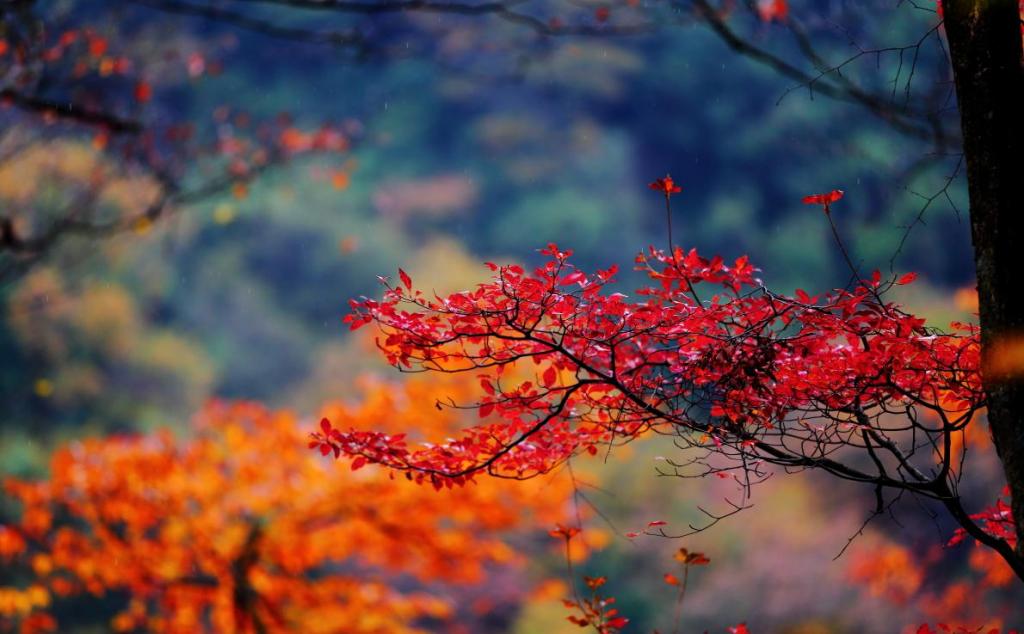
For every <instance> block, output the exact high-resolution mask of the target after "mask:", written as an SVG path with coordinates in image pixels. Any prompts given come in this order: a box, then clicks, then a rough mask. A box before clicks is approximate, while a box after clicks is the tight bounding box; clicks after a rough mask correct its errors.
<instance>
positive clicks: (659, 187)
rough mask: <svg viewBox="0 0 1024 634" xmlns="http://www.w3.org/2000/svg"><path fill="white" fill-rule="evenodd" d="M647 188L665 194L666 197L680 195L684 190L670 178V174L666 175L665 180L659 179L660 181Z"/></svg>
mask: <svg viewBox="0 0 1024 634" xmlns="http://www.w3.org/2000/svg"><path fill="white" fill-rule="evenodd" d="M647 187H648V188H650V189H653V190H654V191H657V192H661V193H663V194H665V196H666V197H668V196H671V195H672V194H678V193H679V192H681V191H683V188H682V187H680V186H679V185H676V183H675V181H674V180H672V177H671V176H669V175H668V174H666V175H665V177H664V178H659V179H658V180H656V181H654V182H652V183H649V184H648V185H647Z"/></svg>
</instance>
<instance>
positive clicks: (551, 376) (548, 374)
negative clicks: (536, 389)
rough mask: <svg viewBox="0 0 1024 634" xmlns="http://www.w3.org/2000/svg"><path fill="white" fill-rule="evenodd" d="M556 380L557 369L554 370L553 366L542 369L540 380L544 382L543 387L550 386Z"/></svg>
mask: <svg viewBox="0 0 1024 634" xmlns="http://www.w3.org/2000/svg"><path fill="white" fill-rule="evenodd" d="M556 380H558V371H557V370H555V367H554V366H549V367H548V369H547V370H544V375H543V376H541V381H542V382H543V383H544V387H551V386H552V385H554V384H555V381H556Z"/></svg>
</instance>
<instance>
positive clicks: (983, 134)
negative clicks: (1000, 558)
mask: <svg viewBox="0 0 1024 634" xmlns="http://www.w3.org/2000/svg"><path fill="white" fill-rule="evenodd" d="M942 7H943V9H944V20H945V29H946V36H947V38H948V41H949V51H950V57H951V59H952V64H953V75H954V78H955V80H956V94H957V101H958V105H959V109H960V125H961V128H962V130H963V143H964V147H963V149H964V158H965V159H966V163H967V185H968V192H969V197H970V216H971V238H972V240H973V243H974V261H975V266H976V267H977V279H978V300H979V308H980V317H981V341H982V359H983V372H982V376H983V379H984V382H985V391H986V393H987V396H988V420H989V426H990V428H991V430H992V439H993V441H994V443H995V446H996V451H998V453H999V458H1000V460H1002V463H1003V469H1004V471H1005V473H1006V480H1007V483H1008V484H1009V487H1010V495H1011V497H1012V502H1011V503H1012V508H1013V515H1014V520H1015V523H1016V529H1017V538H1018V539H1017V552H1018V553H1020V554H1024V372H1022V370H1024V368H1022V367H1021V364H1022V361H1024V359H1018V360H1017V363H1016V365H1017V368H1016V371H1013V370H1012V369H1009V370H1008V369H1007V368H1006V364H1005V363H993V360H994V359H995V358H996V356H997V355H998V352H999V349H1000V346H1005V345H1006V344H1008V343H1010V342H1013V341H1017V342H1020V344H1021V345H1024V283H1022V277H1021V276H1022V275H1024V264H1022V261H1024V195H1022V190H1024V170H1022V169H1021V168H1020V165H1021V164H1022V163H1024V66H1022V63H1024V61H1022V50H1024V49H1022V45H1021V21H1020V15H1019V10H1020V9H1019V7H1018V0H945V2H943V3H942Z"/></svg>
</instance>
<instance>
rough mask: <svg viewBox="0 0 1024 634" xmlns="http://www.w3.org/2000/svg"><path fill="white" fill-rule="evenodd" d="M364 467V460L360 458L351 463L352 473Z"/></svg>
mask: <svg viewBox="0 0 1024 634" xmlns="http://www.w3.org/2000/svg"><path fill="white" fill-rule="evenodd" d="M364 466H366V458H364V457H362V456H359V457H358V458H356V459H355V460H353V461H352V470H353V471H358V470H359V469H362V468H363V467H364Z"/></svg>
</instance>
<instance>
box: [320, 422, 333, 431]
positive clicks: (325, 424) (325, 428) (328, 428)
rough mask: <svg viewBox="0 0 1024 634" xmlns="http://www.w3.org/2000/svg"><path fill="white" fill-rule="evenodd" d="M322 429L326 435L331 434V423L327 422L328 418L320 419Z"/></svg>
mask: <svg viewBox="0 0 1024 634" xmlns="http://www.w3.org/2000/svg"><path fill="white" fill-rule="evenodd" d="M320 429H321V430H322V431H323V432H324V433H325V434H330V433H331V421H329V420H327V419H326V418H321V419H320Z"/></svg>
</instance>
